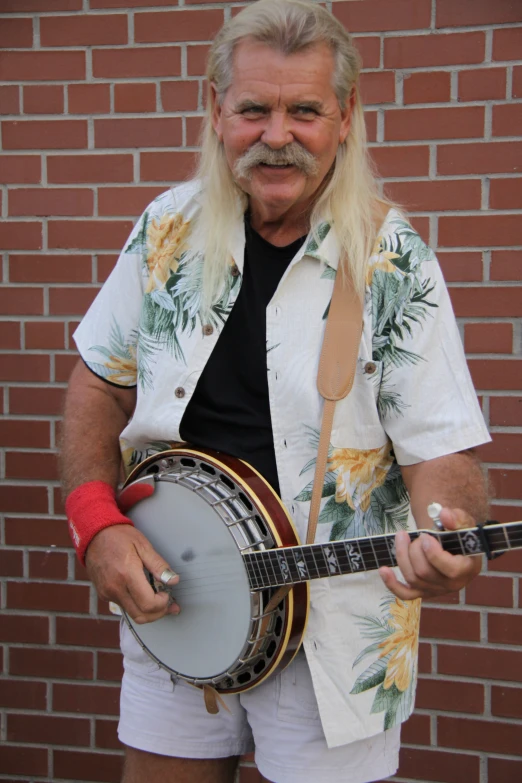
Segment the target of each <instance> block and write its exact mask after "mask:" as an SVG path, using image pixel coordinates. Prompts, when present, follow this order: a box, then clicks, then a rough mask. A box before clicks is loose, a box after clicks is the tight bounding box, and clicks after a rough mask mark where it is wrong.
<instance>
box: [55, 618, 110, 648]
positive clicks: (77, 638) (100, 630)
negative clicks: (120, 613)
mask: <svg viewBox="0 0 522 783" xmlns="http://www.w3.org/2000/svg"><path fill="white" fill-rule="evenodd" d="M56 643H57V644H73V645H75V646H82V647H83V646H87V647H97V648H99V647H115V648H119V622H118V620H116V619H107V620H97V619H83V618H77V617H58V618H57V619H56Z"/></svg>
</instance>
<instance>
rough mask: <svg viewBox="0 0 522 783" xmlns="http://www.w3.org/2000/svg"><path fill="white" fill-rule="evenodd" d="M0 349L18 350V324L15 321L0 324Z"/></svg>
mask: <svg viewBox="0 0 522 783" xmlns="http://www.w3.org/2000/svg"><path fill="white" fill-rule="evenodd" d="M0 348H3V349H4V350H16V349H17V348H20V324H19V323H17V322H15V321H2V322H0Z"/></svg>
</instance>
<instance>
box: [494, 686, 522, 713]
mask: <svg viewBox="0 0 522 783" xmlns="http://www.w3.org/2000/svg"><path fill="white" fill-rule="evenodd" d="M521 696H522V689H521V688H506V687H502V686H494V687H493V688H492V689H491V713H492V714H493V715H500V716H501V717H503V718H522V698H521Z"/></svg>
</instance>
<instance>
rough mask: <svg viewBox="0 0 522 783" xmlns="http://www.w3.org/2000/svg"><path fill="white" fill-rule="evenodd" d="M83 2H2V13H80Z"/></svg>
mask: <svg viewBox="0 0 522 783" xmlns="http://www.w3.org/2000/svg"><path fill="white" fill-rule="evenodd" d="M82 4H83V3H82V0H0V13H2V14H8V13H10V12H11V11H14V12H15V13H17V14H20V13H23V12H24V11H37V12H38V13H39V14H41V13H45V12H46V11H79V10H80V9H81V7H82Z"/></svg>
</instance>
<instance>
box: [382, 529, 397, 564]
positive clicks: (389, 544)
mask: <svg viewBox="0 0 522 783" xmlns="http://www.w3.org/2000/svg"><path fill="white" fill-rule="evenodd" d="M384 540H385V541H386V548H387V549H388V555H389V558H390V565H391V566H395V565H397V555H396V552H395V535H391V536H389V535H388V536H384Z"/></svg>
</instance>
